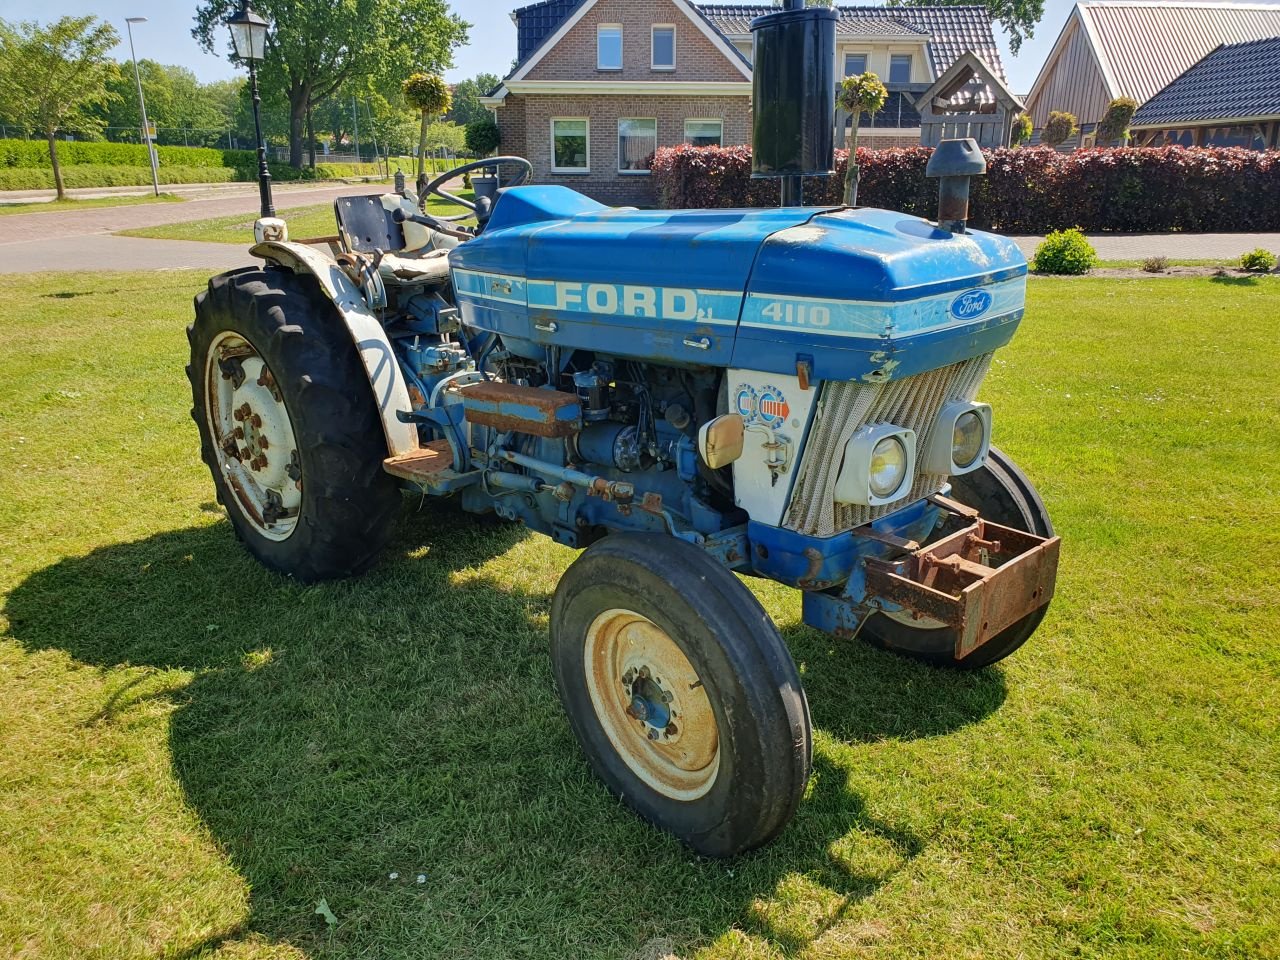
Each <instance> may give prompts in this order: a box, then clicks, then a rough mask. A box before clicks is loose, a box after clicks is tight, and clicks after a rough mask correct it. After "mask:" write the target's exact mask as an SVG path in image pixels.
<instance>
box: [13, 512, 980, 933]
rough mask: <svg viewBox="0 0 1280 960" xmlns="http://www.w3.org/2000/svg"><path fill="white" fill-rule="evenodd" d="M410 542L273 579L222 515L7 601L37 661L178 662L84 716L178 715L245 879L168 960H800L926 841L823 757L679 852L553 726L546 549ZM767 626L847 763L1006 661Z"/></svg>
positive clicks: (968, 692)
mask: <svg viewBox="0 0 1280 960" xmlns="http://www.w3.org/2000/svg"><path fill="white" fill-rule="evenodd" d="M403 526H404V530H403V532H402V534H401V536H400V537H399V539H398V540H397V541H396V543H395V549H394V551H393V552H392V554H393V555H392V556H390V557H389V558H388V560H387V561H386V562H384V563H383V564H381V565H380V566H379V567H378V568H377V569H376V570H375V571H374V572H373V573H371V574H370V575H368V576H366V577H365V578H363V579H362V580H359V581H355V582H349V583H338V584H324V585H320V586H314V587H303V586H299V585H298V584H295V583H292V582H290V581H288V580H287V579H285V578H283V577H279V576H277V575H274V574H271V573H269V572H267V571H265V570H263V569H262V568H261V567H259V566H258V565H257V564H256V563H255V562H253V561H252V560H251V559H250V558H249V557H248V556H247V554H246V553H245V552H244V551H243V550H242V549H241V548H240V547H239V546H238V545H237V544H236V543H235V542H234V540H233V538H232V536H231V533H230V530H229V528H228V526H227V524H225V523H218V524H213V525H209V526H201V527H195V528H191V529H186V530H178V531H172V532H167V533H163V534H159V535H157V536H154V537H151V538H149V539H146V540H143V541H139V542H136V543H129V544H119V545H115V546H111V547H106V548H103V549H100V550H98V551H95V552H93V553H91V554H89V555H88V556H85V557H77V558H69V559H66V560H63V561H61V562H59V563H57V564H54V565H53V566H51V567H48V568H46V569H45V570H42V571H39V572H37V573H35V574H33V575H32V576H30V577H29V578H28V579H27V580H26V581H25V582H24V583H23V584H21V585H20V586H19V587H18V588H17V589H16V590H14V591H13V593H12V594H11V595H10V597H9V600H8V602H7V604H6V607H5V611H4V612H5V614H6V615H7V617H8V618H9V621H10V624H11V631H12V634H13V636H14V637H15V638H16V639H17V640H19V641H20V642H21V643H23V644H24V645H25V646H26V647H27V648H29V649H32V650H43V649H60V650H64V651H66V652H67V653H69V654H70V655H71V656H73V657H74V658H75V659H77V660H78V661H80V662H82V663H85V664H89V665H93V666H97V667H101V668H114V667H119V666H122V665H129V666H133V667H153V668H182V669H185V670H189V671H191V672H192V673H193V679H192V680H191V681H190V683H189V684H187V685H186V686H184V687H181V688H179V689H177V690H176V692H169V693H161V694H143V693H139V692H138V691H139V690H141V689H145V686H143V685H131V684H130V683H129V682H126V683H124V684H122V685H118V686H116V687H115V688H114V689H113V692H112V693H111V694H110V695H109V696H108V697H106V698H105V699H104V702H103V703H101V704H99V705H97V707H96V708H95V709H94V710H92V711H86V715H85V716H84V717H83V718H82V722H84V723H86V724H90V723H93V724H101V723H115V722H119V723H129V722H130V720H131V711H132V710H133V709H134V708H135V707H136V706H137V705H138V704H139V702H140V700H141V699H142V698H143V697H148V696H149V697H155V696H167V697H169V698H170V699H171V700H172V703H173V707H174V709H173V712H172V713H171V715H170V721H169V746H170V751H171V754H172V767H173V771H174V774H175V775H176V777H177V779H178V782H179V783H180V785H181V787H182V789H183V791H184V794H185V796H186V798H187V801H188V803H189V804H190V805H191V807H192V808H193V810H194V811H195V812H196V813H197V814H198V815H199V816H200V817H201V819H202V821H203V822H204V823H205V825H206V826H207V828H208V830H209V831H210V834H211V835H212V837H213V838H214V839H215V840H216V841H217V843H218V844H219V845H220V846H221V848H222V849H223V850H225V851H226V854H227V856H228V857H229V860H230V865H231V866H232V867H234V869H235V870H236V871H237V872H238V873H239V874H240V875H241V876H243V877H244V878H245V880H246V881H247V882H248V884H249V886H250V888H251V890H252V895H251V899H250V904H251V907H250V910H251V912H250V915H249V916H248V917H247V918H246V919H245V921H244V923H243V924H241V925H239V926H237V927H236V928H235V929H233V930H230V931H228V932H227V933H225V934H224V935H222V936H221V937H219V936H215V937H213V938H212V939H203V940H200V941H199V942H194V941H193V942H192V943H187V944H183V943H172V944H168V945H167V949H169V950H170V951H171V952H172V953H173V954H174V955H179V956H188V955H193V954H194V953H196V952H198V951H199V950H200V949H203V948H205V947H209V946H211V945H216V943H217V942H218V941H219V940H220V939H221V940H235V939H239V938H241V937H249V936H253V937H268V938H271V939H273V940H277V941H281V942H288V943H291V944H294V945H296V946H298V947H300V948H302V949H303V950H304V951H306V952H307V954H308V955H317V956H325V955H332V954H343V955H358V956H378V957H388V958H392V957H400V956H404V957H410V956H412V957H420V956H446V955H455V954H466V955H468V956H493V957H509V956H513V955H515V954H517V953H519V954H520V955H529V956H575V957H594V956H627V955H630V954H632V953H633V952H635V951H640V952H639V953H637V954H636V955H643V951H644V950H645V949H648V948H650V947H652V945H654V944H659V945H665V944H671V945H673V947H674V949H675V950H676V951H677V952H678V953H680V954H681V955H685V954H686V953H687V952H691V951H692V950H693V949H695V948H696V946H697V945H699V944H705V943H707V942H709V941H714V940H716V939H717V938H720V937H728V938H743V939H746V940H750V941H753V942H755V946H756V947H757V948H765V949H772V950H773V951H777V952H780V953H782V954H784V955H791V954H795V953H798V952H800V951H802V950H803V949H805V948H806V947H807V946H808V945H809V944H811V943H812V942H813V941H814V940H815V939H817V938H818V937H820V936H822V935H823V933H825V932H826V931H828V930H829V929H830V928H831V927H832V926H834V925H835V924H837V923H839V922H840V921H841V920H842V919H843V918H845V917H847V916H848V915H849V914H850V911H852V910H853V909H855V908H856V906H857V905H858V904H859V903H860V902H861V901H863V900H864V899H865V898H867V897H868V896H870V895H872V894H873V893H875V892H876V891H877V890H879V889H880V888H881V887H882V886H883V885H884V884H885V883H887V882H889V881H890V880H892V878H893V877H894V876H895V875H897V874H898V873H899V872H900V871H901V870H902V869H903V868H904V867H906V866H907V865H908V864H910V862H911V861H912V859H913V858H915V857H916V856H917V855H918V854H920V853H921V852H922V851H923V850H924V849H925V848H926V846H927V845H928V842H929V840H928V837H927V836H924V835H921V833H920V831H919V830H917V829H916V828H914V827H913V826H912V825H911V824H910V823H909V822H906V821H898V820H896V819H895V818H893V817H891V816H890V817H886V816H885V815H884V814H882V813H878V812H873V811H871V810H870V809H869V808H868V806H867V804H866V802H865V800H864V799H863V797H862V796H861V795H859V794H858V793H857V792H856V791H854V790H852V789H850V786H849V783H850V773H851V770H850V769H849V768H847V767H846V766H845V765H842V763H841V762H837V760H836V759H834V758H833V756H832V755H831V754H828V753H825V752H823V751H819V752H818V755H817V756H816V758H815V767H814V778H813V781H812V783H811V785H810V788H809V792H808V795H807V796H806V799H805V802H804V803H803V804H802V806H801V808H800V811H799V813H798V815H797V816H796V818H795V820H794V821H793V822H792V824H791V825H790V827H789V828H788V829H787V830H786V831H785V832H784V833H783V834H782V836H781V837H780V838H779V839H778V840H777V841H776V842H775V843H773V844H772V845H771V846H769V847H768V848H766V849H764V850H762V851H759V852H757V853H755V854H753V855H751V856H747V857H743V858H740V859H739V860H737V861H733V862H730V863H719V862H713V861H706V860H701V859H699V858H697V857H694V856H692V855H691V854H689V853H688V851H686V850H685V849H684V848H683V847H681V846H680V844H678V843H677V842H676V841H674V840H672V839H670V838H668V837H667V836H665V835H663V834H660V833H658V832H657V831H655V830H653V829H651V828H649V827H648V826H646V825H645V824H643V823H642V822H640V821H639V820H638V819H637V818H636V817H634V816H633V815H632V814H631V813H630V812H629V811H628V810H627V809H626V808H625V807H623V806H622V805H621V804H619V803H618V802H617V801H616V800H614V799H613V798H612V797H610V796H609V795H608V794H607V792H606V791H605V790H604V788H603V787H602V786H601V785H600V784H599V782H598V781H597V780H596V779H595V778H594V777H593V776H592V774H591V773H590V770H589V769H588V767H587V765H586V763H585V761H584V760H583V758H582V755H581V753H580V751H579V749H578V746H577V744H576V742H575V741H574V739H573V737H572V735H571V733H570V731H569V728H568V725H567V723H566V721H565V719H564V717H563V715H562V713H561V711H560V707H559V703H558V701H557V699H556V697H555V693H554V687H553V684H552V679H551V673H550V666H549V662H548V657H547V653H546V623H547V613H548V610H549V607H550V600H551V592H550V587H549V586H548V585H547V580H546V578H545V577H541V578H540V577H538V576H533V577H530V576H529V575H527V573H526V570H527V569H528V568H530V567H536V566H537V565H538V564H539V563H541V562H544V560H543V558H545V557H547V556H548V555H546V554H543V553H542V552H541V551H543V550H544V549H549V550H559V549H560V548H554V547H551V546H550V545H549V544H548V542H547V541H541V540H538V541H533V540H530V541H528V542H525V540H526V534H525V533H524V531H522V530H521V529H520V528H516V527H505V526H504V527H493V526H485V525H477V524H476V523H475V522H474V520H472V519H470V518H465V517H462V516H461V515H452V514H449V513H446V514H444V515H443V516H442V515H441V514H440V513H439V512H437V511H435V510H432V511H426V512H424V513H423V514H413V515H411V516H410V517H408V518H407V522H406V523H405V524H404V525H403ZM544 544H545V545H546V546H544ZM566 556H567V554H566ZM562 559H563V558H562V557H561V556H560V555H559V554H554V555H551V563H552V565H553V566H554V564H557V563H560V562H561V560H562ZM521 584H525V585H526V586H523V587H522V586H521ZM785 633H786V635H787V639H788V642H789V643H790V644H791V645H792V648H793V650H795V652H796V655H797V659H798V660H799V661H800V662H802V663H803V664H804V667H805V679H806V684H807V686H808V689H809V694H810V700H811V703H812V705H813V713H814V721H815V725H816V726H817V727H818V728H820V729H821V730H824V731H826V732H827V733H829V734H831V735H833V736H834V737H836V738H837V739H841V740H845V741H849V742H851V743H852V745H853V746H852V749H854V750H855V751H856V750H858V749H859V748H860V746H861V745H863V744H866V743H869V742H873V741H880V740H884V739H887V738H900V739H910V738H915V737H928V736H937V735H941V734H944V733H947V732H948V731H950V730H955V729H957V728H959V727H962V726H964V725H966V724H969V723H973V722H976V721H978V720H980V719H981V718H982V717H984V716H986V715H987V714H988V713H989V712H990V711H991V710H993V709H995V707H996V706H998V705H999V703H1000V701H1001V700H1002V698H1003V692H1004V687H1003V681H1002V679H1001V675H1000V673H999V672H998V671H988V672H987V673H985V674H979V675H970V676H962V675H958V674H950V673H945V672H942V671H937V670H932V669H928V668H925V667H921V666H919V665H916V664H912V663H908V662H906V661H902V660H899V659H897V658H894V657H892V656H890V655H887V654H884V653H881V652H879V651H875V650H871V649H868V648H865V647H863V646H861V645H859V644H845V643H835V642H833V641H831V640H830V638H827V637H825V636H823V635H821V634H818V633H816V632H814V631H811V630H808V629H806V628H803V627H798V626H797V627H791V628H788V629H787V630H786V631H785ZM173 689H174V688H173V687H169V690H171V691H172V690H173ZM128 829H136V830H138V831H145V830H146V829H148V825H147V824H146V823H141V822H140V823H138V824H130V825H128ZM140 868H142V869H145V865H140ZM393 875H395V876H394V877H393ZM419 876H421V877H422V878H423V880H422V881H421V882H419V881H418V877H419ZM321 898H324V899H325V900H326V901H327V903H328V905H329V906H330V908H332V910H333V911H334V913H335V914H336V915H337V917H338V925H337V927H336V929H335V930H334V932H333V933H332V934H329V933H327V932H326V931H325V927H324V922H323V920H322V919H321V918H320V917H319V916H317V915H316V914H315V906H316V904H317V902H318V901H319V900H320V899H321ZM797 903H799V904H800V906H797ZM853 926H855V927H856V925H853ZM868 926H869V930H868V932H867V933H866V936H868V937H869V938H871V939H874V938H876V937H877V936H880V935H882V934H881V933H879V932H877V931H876V929H875V928H874V927H873V926H870V925H868ZM855 935H856V931H855ZM517 945H519V949H516V946H517ZM664 949H665V947H664ZM747 949H751V948H749V947H748V948H747ZM659 952H661V951H659Z"/></svg>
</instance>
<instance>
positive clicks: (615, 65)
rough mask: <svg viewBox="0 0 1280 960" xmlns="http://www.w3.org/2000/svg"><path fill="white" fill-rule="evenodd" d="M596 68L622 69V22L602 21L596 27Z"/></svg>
mask: <svg viewBox="0 0 1280 960" xmlns="http://www.w3.org/2000/svg"><path fill="white" fill-rule="evenodd" d="M596 69H597V70H621V69H622V24H620V23H602V24H600V26H599V27H597V28H596Z"/></svg>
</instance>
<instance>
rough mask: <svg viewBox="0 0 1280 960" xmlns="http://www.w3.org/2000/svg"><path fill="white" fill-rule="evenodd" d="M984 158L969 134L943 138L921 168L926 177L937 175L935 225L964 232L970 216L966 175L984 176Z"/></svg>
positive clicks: (952, 230) (985, 167) (985, 163)
mask: <svg viewBox="0 0 1280 960" xmlns="http://www.w3.org/2000/svg"><path fill="white" fill-rule="evenodd" d="M986 172H987V158H986V157H984V156H983V155H982V150H980V149H979V148H978V141H976V140H974V139H973V138H972V137H966V138H964V139H963V140H943V141H942V142H941V143H939V144H938V146H937V147H936V148H935V149H934V151H933V156H931V157H930V158H929V164H928V166H926V167H925V168H924V175H925V176H926V177H938V178H939V183H938V227H939V229H942V230H945V231H947V233H964V232H965V226H966V224H967V223H968V220H969V178H970V177H981V176H985V175H986Z"/></svg>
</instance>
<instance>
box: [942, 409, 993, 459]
mask: <svg viewBox="0 0 1280 960" xmlns="http://www.w3.org/2000/svg"><path fill="white" fill-rule="evenodd" d="M984 432H985V431H984V429H983V425H982V418H981V417H980V416H978V415H977V414H976V413H974V412H973V411H972V410H970V411H969V412H968V413H962V414H960V416H958V417H956V427H955V432H954V433H953V434H952V435H951V459H952V460H953V461H954V462H955V465H956V466H957V467H967V466H970V465H971V464H972V463H973V461H975V460H977V459H978V456H979V455H980V454H981V453H982V446H983V443H984V442H985V441H986V437H985V436H983V433H984Z"/></svg>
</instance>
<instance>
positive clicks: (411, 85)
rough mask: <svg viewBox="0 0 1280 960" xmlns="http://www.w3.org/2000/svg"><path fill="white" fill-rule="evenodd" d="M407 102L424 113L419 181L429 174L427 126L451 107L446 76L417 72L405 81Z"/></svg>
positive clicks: (420, 143) (421, 181) (419, 136)
mask: <svg viewBox="0 0 1280 960" xmlns="http://www.w3.org/2000/svg"><path fill="white" fill-rule="evenodd" d="M402 92H403V93H404V99H405V102H406V103H408V104H409V106H411V107H413V109H415V110H417V111H419V112H420V113H421V114H422V127H421V130H420V131H419V133H418V183H419V184H422V183H423V181H424V180H425V179H426V176H427V127H428V126H429V125H430V123H431V121H432V120H433V119H434V118H435V117H438V116H440V115H441V114H442V113H444V112H445V111H446V110H448V109H449V106H450V104H451V103H452V102H453V96H452V94H450V92H449V85H448V84H447V83H445V82H444V78H443V77H440V76H437V75H436V74H434V73H415V74H414V75H413V76H411V77H410V78H409V79H408V80H406V81H405V82H404V87H403V88H402Z"/></svg>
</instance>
